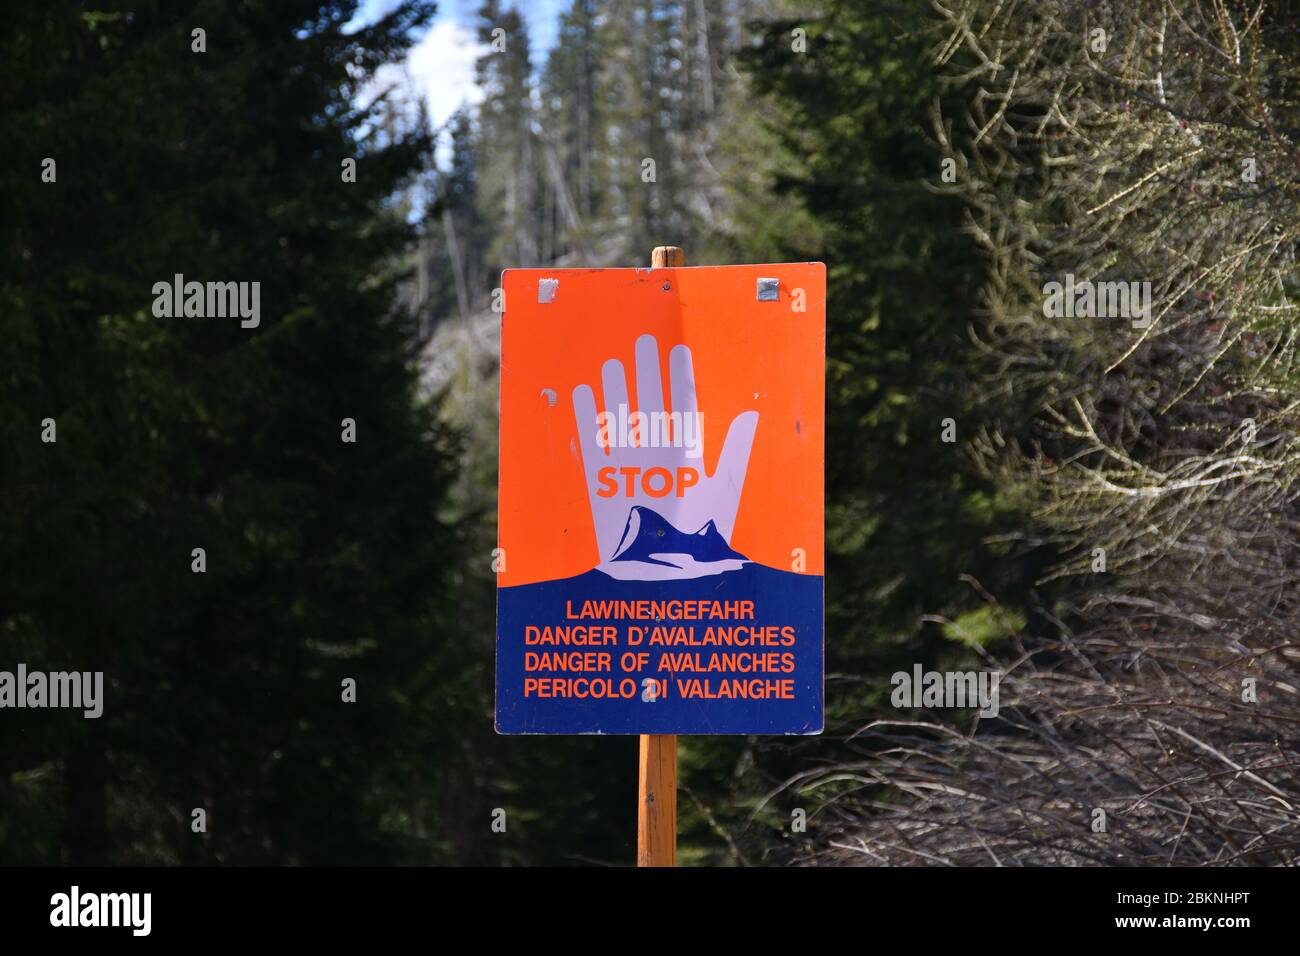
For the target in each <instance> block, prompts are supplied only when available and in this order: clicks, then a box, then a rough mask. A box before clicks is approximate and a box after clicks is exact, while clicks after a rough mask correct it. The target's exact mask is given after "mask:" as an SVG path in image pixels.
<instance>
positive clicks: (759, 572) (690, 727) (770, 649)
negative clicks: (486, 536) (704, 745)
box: [496, 563, 823, 734]
mask: <svg viewBox="0 0 1300 956" xmlns="http://www.w3.org/2000/svg"><path fill="white" fill-rule="evenodd" d="M822 584H823V582H822V578H821V577H820V576H818V575H808V574H795V573H792V572H788V571H778V570H775V569H773V568H768V567H764V566H762V565H758V564H754V563H746V564H745V565H744V567H742V568H740V569H739V570H734V571H727V572H724V573H720V574H712V575H705V576H702V577H697V578H690V579H686V580H669V581H622V580H616V579H615V578H612V577H610V576H609V575H607V574H605V573H604V572H602V571H600V570H592V571H588V572H587V573H585V574H580V575H578V576H577V577H572V578H567V579H563V580H558V581H543V582H540V583H538V584H526V585H520V586H517V587H509V588H500V589H498V591H497V681H496V685H497V715H496V723H497V731H498V732H499V733H503V734H580V733H606V734H815V733H820V732H821V730H822V602H823V593H822V592H823V588H822ZM589 601H590V602H593V603H592V604H591V605H587V603H586V602H589ZM632 602H665V603H664V604H662V605H653V604H633V603H632ZM667 602H676V603H667ZM681 602H702V603H698V604H694V605H688V604H682V603H681ZM741 602H752V614H751V615H749V616H747V615H746V614H745V613H744V611H743V608H744V605H743V604H742V603H741ZM584 609H585V610H586V611H588V612H594V613H597V614H601V616H590V617H581V616H580V615H582V614H583V613H584ZM683 611H686V612H687V613H688V614H695V615H698V618H697V619H694V620H686V619H682V612H683ZM602 612H603V613H602ZM629 615H631V616H629ZM713 615H721V616H713ZM629 627H634V628H639V629H641V632H642V637H643V639H642V640H641V642H640V643H631V642H630V634H629ZM529 628H533V629H534V630H532V631H530V630H529ZM545 628H550V629H551V631H550V632H549V634H548V633H547V632H546V631H544V630H543V629H545ZM565 628H581V629H583V630H578V631H570V632H569V634H570V637H574V636H576V635H578V634H586V633H589V632H590V630H591V629H593V628H596V629H599V628H612V629H613V630H612V631H603V632H602V631H599V630H597V631H596V632H595V633H596V634H597V635H602V634H603V635H613V636H614V637H615V638H616V641H615V643H591V644H578V643H563V642H558V632H559V631H561V630H562V629H565ZM530 634H531V635H532V642H531V643H530V642H529V635H530ZM725 635H730V637H731V638H732V642H730V643H729V642H728V641H727V640H726V639H725ZM544 637H551V638H555V639H556V640H557V642H556V643H543V642H542V639H543V638H544ZM598 640H599V638H598ZM629 652H630V653H644V654H646V655H648V658H647V660H646V662H645V665H644V666H643V667H640V668H638V669H633V670H631V671H628V670H624V668H623V667H622V666H621V659H622V658H623V655H624V654H626V653H629ZM530 653H531V654H534V655H538V656H537V657H536V658H534V660H533V663H534V666H533V667H532V668H529V667H527V666H526V665H527V663H528V660H527V655H528V654H530ZM542 654H552V655H560V657H552V658H550V659H549V660H548V659H543V658H541V657H540V655H542ZM602 654H607V655H609V665H608V667H607V668H601V667H600V666H599V664H600V661H601V658H600V657H599V655H602ZM665 655H670V656H667V657H666V656H665ZM711 662H712V665H713V666H719V665H722V666H726V665H728V664H730V665H734V669H729V670H721V669H719V670H709V669H707V668H709V667H710V664H711ZM665 663H666V664H667V665H668V667H667V668H666V669H663V670H661V669H660V666H661V664H665ZM543 664H545V665H548V666H541V665H543ZM645 678H655V679H657V680H659V681H662V682H664V684H663V687H664V690H663V693H662V696H661V697H660V698H659V699H658V700H653V701H647V700H644V699H643V696H644V694H645V691H646V687H645V686H644V680H645ZM543 682H550V683H543ZM565 682H568V683H565Z"/></svg>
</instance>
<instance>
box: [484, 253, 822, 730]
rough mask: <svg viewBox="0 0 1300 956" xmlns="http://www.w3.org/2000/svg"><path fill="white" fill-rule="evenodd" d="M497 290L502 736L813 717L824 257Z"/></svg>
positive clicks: (816, 716) (542, 273)
mask: <svg viewBox="0 0 1300 956" xmlns="http://www.w3.org/2000/svg"><path fill="white" fill-rule="evenodd" d="M502 288H503V289H504V293H505V309H504V314H503V317H502V330H501V453H500V488H499V503H498V509H499V514H498V517H499V532H498V533H499V539H498V545H499V547H498V551H497V559H496V560H497V571H498V574H497V583H498V589H497V659H496V668H497V698H496V724H497V730H498V732H500V733H504V734H573V733H608V734H811V733H819V732H820V731H821V729H822V659H823V640H822V617H823V587H822V580H823V579H822V575H823V564H822V562H823V540H822V523H823V495H822V486H823V462H824V443H823V434H824V379H825V355H826V345H825V342H826V334H825V330H826V322H825V301H826V291H825V290H826V272H825V267H824V266H823V265H822V264H820V263H797V264H785V265H761V266H720V267H700V268H667V269H653V270H651V269H592V270H588V269H569V270H545V269H512V270H508V271H507V272H505V273H504V275H503V278H502Z"/></svg>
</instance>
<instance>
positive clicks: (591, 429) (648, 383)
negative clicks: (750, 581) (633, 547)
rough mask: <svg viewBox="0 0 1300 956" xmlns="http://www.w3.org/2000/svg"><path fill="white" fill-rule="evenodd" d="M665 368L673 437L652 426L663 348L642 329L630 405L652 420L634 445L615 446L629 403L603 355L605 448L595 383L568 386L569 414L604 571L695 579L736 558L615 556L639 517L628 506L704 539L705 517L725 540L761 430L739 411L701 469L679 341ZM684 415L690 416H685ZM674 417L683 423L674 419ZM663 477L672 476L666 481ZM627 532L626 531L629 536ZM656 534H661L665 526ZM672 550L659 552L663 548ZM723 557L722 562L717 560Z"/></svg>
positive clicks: (690, 379) (687, 363) (614, 366)
mask: <svg viewBox="0 0 1300 956" xmlns="http://www.w3.org/2000/svg"><path fill="white" fill-rule="evenodd" d="M668 370H669V375H670V377H671V394H672V415H673V416H674V417H673V424H672V429H671V434H672V438H673V440H672V441H671V443H670V442H668V441H665V440H662V439H665V438H667V435H666V434H665V432H666V431H667V430H666V429H664V430H662V431H661V430H660V429H657V428H656V427H654V424H653V423H654V422H656V421H657V422H663V421H664V420H665V414H664V413H665V412H667V409H666V408H665V405H664V393H663V384H662V382H661V380H660V379H661V377H660V374H659V345H658V343H657V342H656V341H655V338H654V336H652V335H643V336H641V337H640V338H639V339H637V342H636V394H637V405H636V411H638V412H642V413H644V414H645V415H646V416H647V422H646V424H647V425H648V426H649V427H647V428H643V429H639V431H640V445H639V446H632V447H620V445H621V442H620V440H619V439H620V435H619V429H618V428H617V427H616V423H617V422H618V420H619V416H620V406H622V407H623V408H622V416H623V418H629V417H630V416H631V414H632V410H631V409H630V408H629V407H628V391H627V377H626V374H625V373H624V370H623V363H622V362H620V361H618V359H609V360H608V361H607V362H605V364H604V366H603V368H602V369H601V383H602V386H603V389H604V397H605V410H606V412H607V413H608V417H607V418H606V422H607V424H608V428H607V434H608V435H609V437H610V438H611V439H612V440H611V441H610V442H609V447H608V448H605V447H602V445H601V441H600V435H601V427H600V426H601V418H600V416H599V415H598V414H597V411H596V397H595V394H594V393H593V391H592V389H591V386H589V385H579V386H578V387H577V388H575V389H574V390H573V411H574V414H575V415H576V416H577V421H578V435H579V440H580V443H581V448H582V463H583V470H584V471H585V472H586V477H587V497H588V500H589V501H590V503H591V515H592V518H593V519H594V522H595V525H596V544H597V547H598V548H599V550H600V569H601V570H602V571H605V572H606V573H608V574H611V575H613V576H615V577H619V578H627V579H636V580H663V579H668V578H684V577H697V576H699V575H701V574H715V573H718V572H719V571H721V570H729V569H731V568H732V567H739V566H740V563H741V562H739V561H728V562H717V561H711V562H705V563H697V562H695V561H694V560H693V559H691V558H690V557H689V556H685V555H680V554H672V553H665V554H664V555H662V560H657V559H658V558H660V557H661V556H659V555H656V556H655V558H656V560H654V561H651V562H649V563H646V562H644V561H642V560H636V561H628V560H625V561H621V562H616V561H614V558H615V556H616V555H618V554H619V553H620V552H621V550H624V549H626V547H627V545H628V544H629V543H630V542H631V539H632V538H633V537H634V536H635V531H636V530H637V527H639V518H637V517H635V516H633V509H634V508H636V507H637V506H640V507H642V508H648V509H650V510H651V511H654V512H655V513H657V514H658V515H660V516H661V517H663V518H664V519H666V520H667V521H668V522H669V523H670V524H671V525H672V527H673V528H675V529H677V530H678V531H681V532H684V533H686V534H700V535H701V536H705V535H707V534H708V527H707V526H708V524H709V522H710V521H711V522H713V525H714V527H715V528H716V530H717V532H718V534H720V535H721V536H722V539H723V540H724V541H725V542H726V543H727V544H728V545H729V544H730V543H731V534H732V530H733V529H734V527H735V524H736V511H737V509H738V508H739V507H740V493H741V489H742V488H743V487H744V484H745V472H746V470H747V469H748V467H749V453H750V450H751V449H752V448H753V445H754V432H755V430H756V429H757V428H758V412H754V411H749V412H742V413H741V414H739V415H737V416H736V418H735V420H734V421H732V423H731V426H730V427H729V428H728V429H727V437H726V439H725V441H724V442H723V444H722V454H721V456H719V458H718V466H717V468H716V469H715V471H714V473H713V474H712V475H705V474H704V442H703V435H702V433H701V425H702V416H700V415H699V408H698V404H697V401H696V394H695V371H694V368H693V367H692V364H691V350H690V349H689V348H687V347H686V346H685V345H678V346H676V347H675V348H674V349H673V350H672V351H671V352H670V353H669V355H668ZM679 413H680V415H679ZM656 416H658V417H657V418H656ZM688 417H689V418H693V419H694V421H693V422H688V421H687V418H688ZM679 422H681V423H683V424H682V425H679V424H678V423H679ZM688 440H689V441H690V444H689V447H688V445H687V441H688ZM629 444H630V443H629ZM656 444H657V445H658V447H656ZM633 469H636V470H635V471H633ZM651 469H663V472H656V474H655V475H654V476H652V477H651V479H647V472H649V471H650V470H651ZM665 474H666V475H667V476H669V477H670V478H671V481H668V482H665V480H664V475H665ZM683 479H685V480H683ZM629 487H630V489H631V493H630V494H629ZM611 488H612V489H613V491H612V493H611ZM602 492H603V493H602ZM629 517H633V525H634V526H633V527H631V528H628V524H629ZM625 528H628V530H629V534H628V536H627V537H628V540H626V541H625V540H624V529H625ZM659 533H660V534H661V535H662V534H663V533H664V532H662V531H661V532H659ZM668 550H669V549H668V548H665V551H666V552H667V551H668ZM724 563H725V564H726V565H727V566H726V567H722V566H720V565H722V564H724Z"/></svg>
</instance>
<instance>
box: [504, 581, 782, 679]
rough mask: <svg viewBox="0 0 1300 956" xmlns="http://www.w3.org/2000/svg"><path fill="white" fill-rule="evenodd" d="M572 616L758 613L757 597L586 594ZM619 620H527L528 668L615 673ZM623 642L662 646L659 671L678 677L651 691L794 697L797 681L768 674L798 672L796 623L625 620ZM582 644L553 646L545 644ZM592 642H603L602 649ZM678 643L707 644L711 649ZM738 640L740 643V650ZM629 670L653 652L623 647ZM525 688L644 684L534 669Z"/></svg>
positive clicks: (747, 616)
mask: <svg viewBox="0 0 1300 956" xmlns="http://www.w3.org/2000/svg"><path fill="white" fill-rule="evenodd" d="M565 617H566V618H567V619H568V620H569V621H592V620H600V621H610V620H615V621H634V620H635V621H692V622H694V621H727V622H735V621H744V622H752V621H753V619H754V602H753V601H708V600H700V601H676V600H673V601H584V602H583V603H582V606H581V607H580V608H575V607H574V605H573V602H571V601H569V602H566V605H565ZM619 631H620V628H619V627H618V626H616V625H611V624H604V623H602V624H584V623H574V624H564V625H556V626H538V625H533V624H530V625H527V626H526V627H525V628H524V644H525V646H526V647H528V648H539V649H538V650H531V649H530V650H526V651H525V653H524V670H525V671H526V672H528V673H529V674H534V675H535V674H537V673H538V672H547V673H550V674H556V673H559V674H602V673H603V674H610V673H611V671H612V670H613V668H614V665H615V663H616V661H615V653H617V652H616V651H611V650H605V649H604V648H610V647H614V648H616V647H617V646H618V645H619V643H620V642H619V637H620V634H619ZM622 636H623V637H624V642H623V643H624V645H625V646H626V647H628V648H641V647H654V648H656V649H660V654H659V660H658V667H657V671H658V672H659V673H660V674H662V673H665V672H666V673H668V674H669V675H670V676H672V677H674V680H673V681H672V682H671V684H670V682H669V681H667V680H663V679H658V680H656V681H655V683H656V685H657V691H656V693H655V694H653V695H652V699H656V700H662V699H663V698H664V697H665V696H667V695H668V694H669V693H670V692H671V690H672V689H674V688H675V689H676V691H677V694H678V696H680V697H684V698H695V699H703V700H726V699H736V700H793V699H794V681H793V680H792V679H790V678H780V677H771V676H766V675H780V674H791V673H793V672H794V669H795V661H794V654H793V653H792V652H790V651H789V650H780V648H789V647H792V646H793V645H794V642H795V630H794V628H793V627H789V626H778V625H768V626H760V625H756V624H753V623H729V624H708V625H707V626H705V627H704V628H703V632H702V633H700V630H699V629H697V627H696V626H695V624H654V625H650V626H640V625H633V624H627V625H625V633H624V634H623V635H622ZM557 647H567V648H583V649H581V650H547V649H545V648H557ZM593 648H600V649H599V650H596V649H593ZM672 648H707V649H708V650H706V651H704V652H700V651H689V650H688V651H682V650H672ZM736 648H740V649H739V650H736ZM617 664H618V666H619V669H620V670H621V671H622V672H623V674H625V675H626V674H630V673H644V672H645V670H646V669H647V668H648V667H649V666H650V654H649V652H647V651H644V650H626V651H623V652H622V653H619V654H618V660H617ZM717 672H722V673H727V674H741V675H745V676H743V677H739V678H736V677H727V678H717V679H704V678H700V677H689V676H688V677H686V678H685V679H682V678H678V677H677V676H676V675H678V674H686V675H689V674H692V673H695V674H713V673H717ZM524 696H525V697H536V698H541V699H547V698H564V699H578V700H588V699H597V700H599V699H617V698H623V699H632V698H636V697H638V696H641V697H642V699H645V695H644V694H643V693H642V688H641V687H640V686H639V684H638V681H637V680H636V679H635V678H633V677H631V676H624V677H622V678H621V679H615V678H614V677H612V676H610V677H599V676H598V677H585V676H582V677H563V676H561V677H556V676H546V677H542V676H529V677H526V678H525V679H524Z"/></svg>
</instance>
